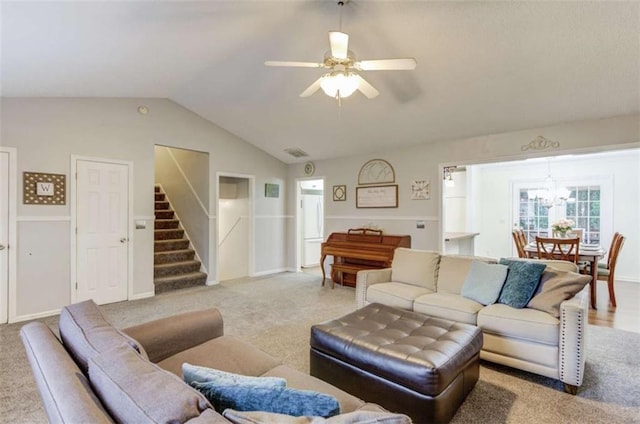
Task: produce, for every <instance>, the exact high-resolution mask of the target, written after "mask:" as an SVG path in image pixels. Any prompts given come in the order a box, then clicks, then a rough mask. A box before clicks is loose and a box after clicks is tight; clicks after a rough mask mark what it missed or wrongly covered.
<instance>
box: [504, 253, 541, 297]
mask: <svg viewBox="0 0 640 424" xmlns="http://www.w3.org/2000/svg"><path fill="white" fill-rule="evenodd" d="M500 264H502V265H508V266H509V272H508V273H507V280H506V281H505V282H504V286H503V287H502V291H501V292H500V297H499V298H498V303H504V304H505V305H509V306H511V307H514V308H518V309H521V308H524V307H525V306H527V303H529V301H530V300H531V298H532V297H533V294H534V293H535V292H536V289H537V288H538V284H540V277H541V276H542V273H543V271H544V269H545V268H546V267H547V265H545V264H543V263H539V262H532V261H519V260H512V259H504V258H502V259H500Z"/></svg>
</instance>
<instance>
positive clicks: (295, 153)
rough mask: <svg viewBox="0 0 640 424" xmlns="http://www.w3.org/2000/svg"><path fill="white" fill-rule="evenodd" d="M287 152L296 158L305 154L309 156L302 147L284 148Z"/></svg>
mask: <svg viewBox="0 0 640 424" xmlns="http://www.w3.org/2000/svg"><path fill="white" fill-rule="evenodd" d="M284 151H285V152H287V153H289V154H290V155H291V156H293V157H294V158H303V157H305V156H309V155H308V154H307V152H305V151H304V150H302V149H299V148H297V147H294V148H292V149H284Z"/></svg>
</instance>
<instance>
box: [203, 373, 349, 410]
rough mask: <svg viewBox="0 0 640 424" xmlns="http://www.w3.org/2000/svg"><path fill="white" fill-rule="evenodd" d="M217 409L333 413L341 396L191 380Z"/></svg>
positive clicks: (337, 408) (283, 388)
mask: <svg viewBox="0 0 640 424" xmlns="http://www.w3.org/2000/svg"><path fill="white" fill-rule="evenodd" d="M191 385H192V386H193V387H195V388H196V389H197V390H198V391H200V392H201V393H202V394H203V395H205V397H206V398H207V399H209V402H211V404H212V405H213V407H214V408H215V409H216V411H224V410H225V409H227V408H231V409H235V410H236V411H265V412H275V413H278V414H286V415H293V416H297V417H299V416H304V415H311V416H319V417H324V418H327V417H332V416H334V415H337V414H339V413H340V404H339V403H338V400H337V399H336V398H335V397H333V396H330V395H326V394H323V393H318V392H313V391H310V390H296V389H291V388H288V387H270V388H268V387H256V386H235V385H218V384H216V383H214V382H209V383H198V382H194V383H191Z"/></svg>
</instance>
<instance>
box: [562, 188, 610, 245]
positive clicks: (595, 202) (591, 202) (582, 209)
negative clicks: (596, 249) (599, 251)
mask: <svg viewBox="0 0 640 424" xmlns="http://www.w3.org/2000/svg"><path fill="white" fill-rule="evenodd" d="M567 189H568V190H569V191H571V195H570V198H571V199H575V202H572V203H567V205H566V207H565V213H566V217H567V218H569V219H572V220H573V221H574V222H575V223H576V228H582V229H584V235H583V243H588V244H600V240H601V239H602V237H601V232H602V230H601V228H600V186H598V185H591V186H572V187H567Z"/></svg>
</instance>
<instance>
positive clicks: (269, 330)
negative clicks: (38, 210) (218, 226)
mask: <svg viewBox="0 0 640 424" xmlns="http://www.w3.org/2000/svg"><path fill="white" fill-rule="evenodd" d="M320 281H321V278H320V277H318V276H316V275H312V274H305V273H298V274H295V273H282V274H277V275H273V276H266V277H258V278H245V279H238V280H232V281H227V282H223V283H221V284H219V285H216V286H212V287H194V288H190V289H184V290H180V291H176V292H170V293H164V294H160V295H158V296H155V297H153V298H149V299H142V300H137V301H132V302H121V303H115V304H111V305H105V306H104V307H103V308H104V311H105V314H106V315H107V316H108V318H109V319H110V320H111V322H112V323H113V324H114V325H116V326H117V327H127V326H130V325H134V324H138V323H141V322H145V321H149V320H152V319H155V318H161V317H165V316H170V315H173V314H176V313H179V312H185V311H192V310H198V309H204V308H209V307H216V308H218V309H220V311H221V312H222V316H223V318H224V323H225V333H226V334H233V335H235V336H238V337H241V338H243V339H245V340H247V341H250V342H252V343H253V344H255V345H256V346H258V347H260V348H261V349H263V350H264V351H266V352H268V353H270V354H272V355H274V356H277V357H280V358H282V359H283V360H284V362H285V363H287V364H288V365H290V366H292V367H294V368H296V369H299V370H301V371H303V372H308V370H309V352H308V349H309V347H308V343H309V327H310V326H311V325H312V324H314V323H317V322H321V321H324V320H328V319H331V318H335V317H338V316H340V315H344V314H346V313H348V312H351V311H353V310H354V309H355V298H354V297H355V294H354V290H353V289H352V288H348V287H340V286H336V288H335V289H334V290H332V289H331V288H330V287H327V286H325V287H321V286H320ZM40 321H43V322H45V323H46V324H47V325H49V326H50V327H51V328H56V327H57V321H58V318H57V317H49V318H45V319H42V320H40ZM22 325H24V323H18V324H9V325H1V326H0V349H1V351H0V373H1V379H0V422H1V423H46V422H47V419H46V415H45V413H44V410H43V408H42V405H41V402H40V397H39V394H38V392H37V389H36V387H35V383H34V380H33V377H32V375H31V369H30V367H29V364H28V362H27V359H26V356H25V354H24V349H23V347H22V343H21V341H20V338H19V330H20V327H21V326H22ZM587 336H588V340H587V349H586V352H587V366H586V371H585V379H584V383H583V386H582V387H581V388H580V390H579V392H578V395H577V396H571V395H568V394H566V393H564V392H563V390H562V384H561V383H560V382H558V381H555V380H553V379H549V378H545V377H540V376H537V375H534V374H530V373H527V372H523V371H518V370H514V369H511V368H508V367H503V366H499V365H496V364H492V363H489V362H486V361H482V362H481V369H480V380H479V381H478V383H477V385H476V387H475V388H474V390H473V391H472V392H471V394H470V395H469V397H468V398H467V399H466V400H465V402H464V403H463V404H462V406H461V407H460V409H459V410H458V413H457V414H456V415H455V417H454V419H453V421H452V423H530V422H535V423H550V424H558V423H640V334H636V333H630V332H625V331H621V330H613V329H609V328H603V327H594V326H589V327H588V328H587Z"/></svg>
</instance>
